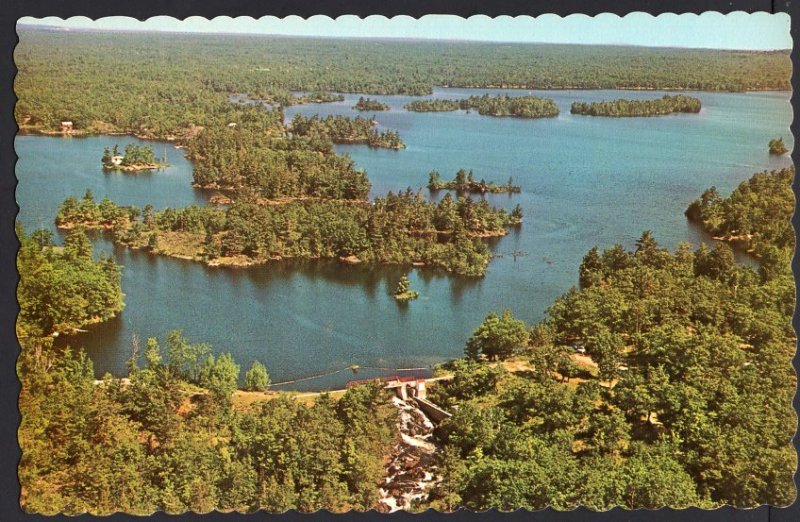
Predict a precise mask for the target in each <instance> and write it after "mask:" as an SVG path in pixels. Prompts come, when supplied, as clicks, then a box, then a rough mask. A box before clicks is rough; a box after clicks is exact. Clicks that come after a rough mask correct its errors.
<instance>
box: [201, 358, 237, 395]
mask: <svg viewBox="0 0 800 522" xmlns="http://www.w3.org/2000/svg"><path fill="white" fill-rule="evenodd" d="M238 381H239V365H238V364H236V363H235V362H234V361H233V357H232V356H231V354H229V353H223V354H222V355H220V356H219V357H217V358H215V357H214V356H213V355H209V356H208V357H207V358H206V360H205V362H203V366H202V367H201V368H200V372H199V375H198V379H197V382H198V384H199V385H200V386H202V387H203V388H206V389H207V390H208V391H210V392H211V394H212V395H213V397H214V398H215V400H217V401H218V402H224V401H228V400H230V396H231V393H233V391H234V390H235V389H236V384H237V382H238Z"/></svg>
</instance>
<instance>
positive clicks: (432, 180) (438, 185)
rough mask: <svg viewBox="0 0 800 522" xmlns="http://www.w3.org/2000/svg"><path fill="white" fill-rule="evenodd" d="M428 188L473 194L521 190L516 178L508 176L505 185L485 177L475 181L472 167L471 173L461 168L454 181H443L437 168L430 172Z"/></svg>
mask: <svg viewBox="0 0 800 522" xmlns="http://www.w3.org/2000/svg"><path fill="white" fill-rule="evenodd" d="M428 189H430V190H455V191H456V192H460V193H471V194H486V193H487V192H489V193H494V194H497V193H508V194H516V193H519V192H520V190H521V189H520V187H519V186H517V185H514V180H513V179H512V178H508V183H506V184H505V185H498V184H497V183H494V182H492V181H490V182H488V183H487V182H486V180H484V179H481V180H480V181H475V180H474V178H473V172H472V169H470V170H469V173H467V172H466V171H465V170H464V169H459V171H458V172H457V173H456V177H455V178H454V179H453V180H452V181H441V177H440V175H439V172H437V171H435V170H434V171H431V173H430V174H428ZM519 212H520V216H519V217H520V219H521V218H522V214H521V209H520V211H519Z"/></svg>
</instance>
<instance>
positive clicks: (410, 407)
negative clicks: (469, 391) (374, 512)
mask: <svg viewBox="0 0 800 522" xmlns="http://www.w3.org/2000/svg"><path fill="white" fill-rule="evenodd" d="M392 402H393V404H394V405H395V406H396V407H397V409H398V410H399V420H398V423H397V428H398V430H399V431H400V442H399V443H398V444H397V445H396V446H395V448H394V451H393V452H392V458H391V461H390V462H389V467H388V473H387V477H386V480H385V481H384V483H383V485H382V486H381V488H380V495H381V498H380V501H379V502H378V506H379V511H382V512H388V513H391V512H393V511H398V510H401V509H410V508H413V507H414V504H415V503H416V502H419V501H421V500H424V499H426V498H427V496H428V494H429V493H430V491H431V489H432V488H433V487H434V486H435V485H436V483H437V482H438V481H439V477H438V476H437V475H436V466H435V465H434V462H435V461H434V456H435V453H436V445H435V444H434V443H433V441H432V439H433V428H434V426H433V423H432V422H431V420H430V419H429V418H428V417H427V416H426V415H425V414H424V413H423V412H422V410H420V409H419V408H417V407H416V405H415V404H414V403H413V400H409V401H404V400H401V399H399V398H397V397H395V398H393V399H392Z"/></svg>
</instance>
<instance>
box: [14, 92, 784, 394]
mask: <svg viewBox="0 0 800 522" xmlns="http://www.w3.org/2000/svg"><path fill="white" fill-rule="evenodd" d="M484 92H488V93H490V94H498V93H510V94H511V95H516V96H519V95H527V94H528V93H529V92H533V94H537V95H542V96H547V97H550V98H553V99H554V100H555V101H556V103H558V105H559V107H560V109H561V114H560V116H558V117H557V118H551V119H539V120H524V119H516V118H493V117H489V116H480V115H478V114H477V112H472V113H469V114H468V113H465V112H462V111H458V112H451V113H412V112H407V111H405V110H403V109H402V106H403V105H404V104H405V103H408V102H409V101H412V100H416V99H419V98H416V97H407V96H372V98H374V99H378V100H380V101H382V102H384V103H387V104H389V106H390V110H389V111H387V112H378V113H375V116H376V117H377V120H378V122H379V128H381V129H394V130H397V131H399V132H400V135H401V137H402V139H403V141H405V143H406V144H407V146H408V148H406V149H405V150H400V151H389V150H382V149H369V148H368V147H366V146H359V145H353V146H337V147H336V148H337V150H338V151H339V152H342V153H346V154H349V155H351V156H352V158H353V159H354V160H355V162H356V163H357V164H358V166H359V167H361V168H363V169H365V170H366V171H367V173H368V175H369V177H370V180H371V181H372V185H373V189H372V195H373V196H375V195H381V194H385V193H386V192H388V191H390V190H393V191H398V190H405V188H406V187H411V188H412V189H415V190H416V189H421V188H424V186H425V185H426V183H427V179H428V172H430V171H431V170H432V169H436V170H438V171H439V172H440V173H441V175H442V177H443V178H445V179H451V178H452V177H453V176H454V174H455V172H456V171H457V170H458V169H459V168H466V169H470V168H471V169H473V170H474V171H475V177H476V179H481V178H485V179H486V180H487V181H496V182H499V183H505V182H506V181H507V180H508V178H509V177H513V179H514V183H515V184H518V185H521V186H522V193H521V194H515V195H511V196H509V195H490V196H486V198H487V199H488V200H489V201H490V203H492V204H494V205H499V206H503V207H506V208H508V209H511V208H512V207H513V206H514V205H516V204H517V203H519V204H520V205H521V206H522V208H523V211H524V213H525V222H524V224H523V226H522V227H521V228H520V229H519V230H514V231H511V233H509V235H508V236H506V237H504V238H502V239H499V240H495V241H493V242H492V244H491V246H492V249H493V251H494V252H495V254H496V258H495V259H494V260H493V261H492V262H491V264H490V265H489V269H488V271H487V273H486V276H485V277H483V278H480V279H475V278H463V277H454V276H450V275H446V274H443V273H441V272H436V271H431V270H427V269H410V268H408V267H405V268H404V267H395V266H390V267H365V266H347V265H343V264H340V263H338V262H318V261H317V262H315V261H307V262H296V261H289V262H280V263H272V264H269V265H266V266H261V267H253V268H248V269H227V268H208V267H205V266H203V265H201V264H199V263H193V262H187V261H181V260H177V259H170V258H165V257H158V256H153V255H150V254H147V253H143V252H135V251H129V250H127V249H124V248H119V247H115V246H113V245H112V244H111V243H109V242H108V241H105V240H103V239H102V238H101V237H97V238H96V242H95V244H96V249H102V250H105V251H109V252H113V253H114V255H115V257H116V259H117V261H118V262H119V263H120V264H122V265H124V267H125V268H124V272H123V279H122V288H123V292H125V294H126V299H125V301H126V308H125V310H124V311H123V312H122V313H121V314H120V315H119V317H117V318H116V319H113V320H111V321H109V322H107V323H105V324H102V325H96V326H93V327H91V328H90V329H89V331H88V332H87V333H84V334H80V335H77V336H74V337H71V338H69V339H68V340H67V341H64V340H63V339H62V340H61V342H69V343H70V344H71V345H72V346H82V347H84V348H85V349H86V351H87V352H88V353H89V355H90V356H91V358H92V359H93V361H94V363H95V370H96V372H97V374H98V376H99V375H102V374H103V373H105V372H111V373H113V374H116V375H122V374H123V373H124V372H125V361H126V359H127V358H128V356H129V354H130V343H131V338H132V336H133V334H134V333H135V334H136V335H138V337H139V338H140V339H145V338H147V337H159V338H162V339H163V338H164V337H165V336H166V333H167V332H168V331H170V330H173V329H182V330H183V332H184V335H186V336H187V337H188V338H189V339H190V340H191V341H192V342H207V343H210V344H211V345H212V346H213V348H214V351H215V352H222V351H229V352H231V353H232V354H233V356H234V357H235V359H236V360H237V361H238V362H239V364H240V365H241V366H242V373H244V371H245V370H246V369H247V368H249V366H250V363H251V362H252V361H253V360H254V359H258V360H260V361H261V362H263V363H264V364H265V365H266V366H267V368H268V369H269V372H270V375H271V377H272V380H273V381H275V382H282V381H291V380H296V379H297V378H302V377H306V376H311V375H314V374H320V373H326V372H336V371H338V370H342V369H343V368H347V367H349V366H351V365H359V366H361V367H362V369H361V370H360V371H359V373H358V375H357V376H356V377H355V378H364V377H370V376H373V375H383V374H392V373H397V372H398V371H397V369H398V368H400V369H405V368H422V369H421V370H420V369H417V370H414V372H412V373H419V374H426V373H427V370H425V368H430V367H431V366H432V365H434V364H436V363H439V362H442V361H444V360H447V359H450V358H453V357H457V356H459V355H461V354H462V353H463V348H464V345H465V343H466V340H467V338H468V337H469V335H470V333H471V332H472V330H473V329H474V328H475V327H477V326H478V325H479V324H480V323H481V321H482V320H483V318H484V317H485V316H486V315H487V314H488V313H489V312H491V311H498V312H501V311H502V310H504V309H510V310H511V311H512V312H513V313H514V315H515V316H517V317H518V318H521V319H524V320H525V321H527V322H528V323H535V322H537V321H539V320H541V319H542V318H543V317H544V314H545V311H546V309H547V307H548V306H549V305H550V304H551V303H552V302H553V300H554V299H555V298H556V297H558V296H559V295H561V294H562V293H564V292H565V291H567V290H569V288H570V287H572V286H574V285H576V284H577V280H578V267H579V265H580V262H581V259H582V257H583V255H584V254H585V253H586V252H587V251H588V250H589V249H590V248H591V247H592V246H595V245H598V246H600V247H601V248H604V247H609V246H612V245H613V244H615V243H620V244H622V245H623V246H625V247H626V248H633V246H634V243H635V241H636V239H638V237H639V236H640V235H641V233H642V231H643V230H648V229H649V230H652V231H653V233H654V234H655V237H656V239H657V240H658V241H659V243H661V244H662V245H664V246H667V247H669V248H674V247H675V246H677V245H678V243H680V242H682V241H688V242H690V243H692V244H694V245H697V244H699V243H700V242H702V241H709V238H707V237H705V235H704V234H703V233H702V232H701V231H699V230H698V229H697V228H696V227H694V226H692V225H690V224H688V223H687V221H686V218H685V217H684V215H683V212H684V210H685V209H686V207H687V206H688V205H689V203H690V202H691V201H692V200H694V199H695V198H697V197H698V196H699V195H700V194H701V193H702V191H703V190H705V189H706V188H708V187H710V186H712V185H715V186H716V187H717V188H718V189H719V190H720V192H721V193H722V194H725V195H727V194H728V193H729V192H730V191H731V190H732V189H733V188H735V187H736V185H737V184H738V183H740V182H741V181H743V180H745V179H747V178H749V177H750V175H751V174H753V173H754V172H757V171H760V170H764V169H776V168H781V167H785V166H788V165H789V164H790V162H791V160H790V158H789V157H788V155H787V156H783V157H774V156H772V157H771V156H770V155H769V154H768V152H767V142H768V141H769V140H770V139H771V138H775V137H778V136H783V138H784V141H785V142H786V144H787V147H788V148H789V149H791V148H792V146H793V139H792V135H791V133H790V132H789V125H790V123H791V119H792V113H791V107H790V104H789V99H790V93H788V92H770V93H747V94H728V93H687V94H689V95H692V96H696V97H698V98H700V99H701V100H702V102H703V109H702V111H701V112H700V114H681V115H673V116H665V117H656V118H593V117H587V116H572V115H571V114H569V107H570V104H571V103H572V102H574V101H596V100H613V99H616V98H621V97H624V98H653V97H656V96H661V95H663V94H664V93H660V92H628V91H625V92H621V91H548V92H537V91H506V90H492V89H480V90H468V89H444V88H442V89H436V90H435V93H434V97H440V98H454V99H455V98H462V97H466V96H469V95H472V94H482V93H484ZM358 97H359V95H346V98H345V101H343V102H339V103H332V104H322V105H302V106H295V107H290V108H289V109H287V111H286V116H287V118H291V117H292V116H293V115H294V114H296V113H302V114H304V115H312V114H320V115H321V116H325V115H328V114H343V115H348V116H355V115H357V114H362V115H364V116H371V115H372V113H369V112H367V113H359V112H358V111H355V110H353V109H352V108H351V107H352V106H353V105H355V102H356V101H357V99H358ZM131 142H135V143H143V142H142V141H141V140H137V139H135V138H131V137H118V136H103V137H89V138H62V137H41V136H19V137H17V139H16V142H15V145H16V151H17V155H18V156H19V161H18V163H17V168H16V173H17V177H18V180H19V184H18V187H17V202H18V204H19V206H20V212H19V220H20V221H21V222H22V223H23V224H24V225H25V227H26V228H27V229H28V230H31V229H34V228H38V227H40V226H44V227H47V228H50V229H52V230H54V229H55V227H54V225H53V219H54V217H55V214H56V210H57V208H58V205H59V204H60V203H61V202H62V201H63V200H64V198H66V197H67V196H69V195H74V196H78V197H80V196H81V195H82V194H83V193H84V191H85V190H86V189H87V188H90V189H91V190H92V191H93V192H94V194H95V197H96V198H97V199H100V198H102V197H104V196H108V197H109V198H111V199H113V200H115V201H116V202H118V203H120V204H123V205H137V206H140V207H142V206H144V205H145V204H147V203H151V204H153V205H154V206H156V207H157V208H163V207H165V206H173V207H175V206H185V205H188V204H193V203H194V204H205V203H206V202H207V198H208V196H209V193H208V192H204V191H201V190H197V189H193V188H192V187H191V179H192V172H191V169H192V166H191V164H190V163H189V162H188V161H187V160H186V159H185V158H183V155H182V153H181V151H180V150H178V149H176V148H175V147H173V146H172V145H166V146H165V145H164V144H163V143H152V145H153V147H154V151H155V152H156V155H158V156H161V155H163V153H164V151H165V150H166V153H167V160H168V162H169V163H170V167H168V168H166V169H163V170H160V171H154V172H149V173H138V174H120V173H104V172H103V170H102V168H101V166H100V156H101V155H102V152H103V148H104V147H106V146H113V145H114V144H115V143H118V144H120V146H121V148H123V147H124V145H125V144H127V143H131ZM423 193H424V194H426V195H428V191H427V190H425V189H423ZM443 194H444V192H441V193H439V194H438V195H436V196H435V197H441V196H442V195H443ZM514 254H516V255H514ZM739 259H740V261H743V262H748V261H749V260H748V259H747V258H746V256H742V255H739ZM750 262H751V261H750ZM403 274H408V275H409V278H410V280H411V285H412V288H413V289H415V290H417V291H418V292H419V293H420V298H419V299H418V300H416V301H413V302H411V303H410V304H409V305H407V306H401V305H398V303H397V302H396V301H395V300H394V298H393V297H392V293H393V291H394V288H395V286H396V284H397V281H398V280H399V278H400V277H401V276H402V275H403ZM353 378H354V376H353V372H352V371H350V370H344V371H338V372H337V373H332V374H331V375H327V376H326V377H322V378H316V379H310V380H304V381H300V382H294V383H289V384H286V385H284V386H283V388H290V389H298V390H305V389H324V388H331V387H338V386H341V385H343V384H344V383H345V382H346V381H347V380H349V379H353Z"/></svg>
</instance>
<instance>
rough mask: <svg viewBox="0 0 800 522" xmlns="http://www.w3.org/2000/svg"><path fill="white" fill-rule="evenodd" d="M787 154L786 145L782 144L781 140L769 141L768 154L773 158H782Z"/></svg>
mask: <svg viewBox="0 0 800 522" xmlns="http://www.w3.org/2000/svg"><path fill="white" fill-rule="evenodd" d="M787 152H789V149H787V148H786V145H785V144H784V143H783V138H775V139H772V140H769V153H770V154H772V155H774V156H783V155H784V154H786V153H787Z"/></svg>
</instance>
